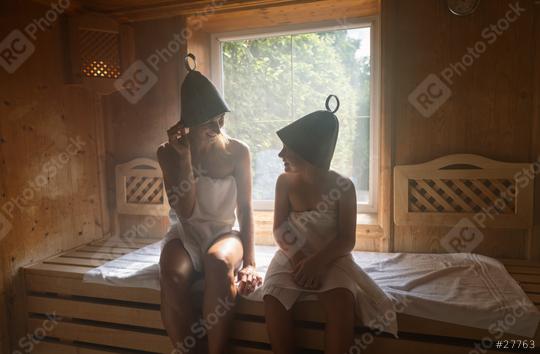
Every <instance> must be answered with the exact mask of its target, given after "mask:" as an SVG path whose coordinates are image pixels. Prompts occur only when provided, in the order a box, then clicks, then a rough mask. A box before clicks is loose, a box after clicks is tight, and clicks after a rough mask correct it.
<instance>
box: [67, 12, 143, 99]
mask: <svg viewBox="0 0 540 354" xmlns="http://www.w3.org/2000/svg"><path fill="white" fill-rule="evenodd" d="M66 33H67V35H66V38H65V44H66V46H65V56H66V83H67V84H75V85H83V86H86V87H88V88H89V89H91V90H93V91H96V92H98V93H101V94H110V93H112V92H115V91H117V89H116V88H115V87H114V82H115V80H116V79H118V78H119V77H120V76H121V75H122V73H123V72H124V71H125V70H126V69H127V68H128V67H129V65H131V63H133V61H134V56H135V55H134V44H133V43H134V41H133V30H132V28H131V27H130V26H128V25H123V24H119V23H118V22H116V21H114V20H112V19H110V18H107V17H104V16H100V15H93V14H85V15H71V16H69V17H68V19H67V23H66Z"/></svg>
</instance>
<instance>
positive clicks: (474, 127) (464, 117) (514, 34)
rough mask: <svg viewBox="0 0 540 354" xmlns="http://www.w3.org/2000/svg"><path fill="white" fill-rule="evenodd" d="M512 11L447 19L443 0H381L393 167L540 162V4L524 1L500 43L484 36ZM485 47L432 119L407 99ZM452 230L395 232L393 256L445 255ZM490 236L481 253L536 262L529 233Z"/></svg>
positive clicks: (485, 10)
mask: <svg viewBox="0 0 540 354" xmlns="http://www.w3.org/2000/svg"><path fill="white" fill-rule="evenodd" d="M510 4H513V2H512V1H510V0H504V1H503V0H501V1H482V2H480V6H479V8H478V10H477V11H476V12H475V13H474V14H472V15H470V16H465V17H458V16H454V15H452V14H450V13H449V11H448V9H447V7H446V3H445V2H444V1H440V2H439V1H431V0H417V1H413V2H402V1H391V0H384V1H383V5H382V8H383V14H382V16H383V20H382V22H383V39H382V41H383V59H382V60H383V65H384V67H383V75H385V74H384V71H385V70H390V72H391V77H388V76H384V77H386V78H387V79H386V80H385V81H384V85H385V87H386V89H384V94H385V97H384V98H383V99H384V100H386V103H385V104H384V105H385V109H386V112H387V116H386V118H387V119H390V120H391V124H393V125H394V129H393V132H394V136H393V139H392V149H393V151H395V159H394V163H393V164H394V166H395V165H404V164H417V163H422V162H426V161H430V160H432V159H434V158H437V157H441V156H445V155H448V154H453V153H472V154H478V155H482V156H485V157H488V158H491V159H495V160H499V161H507V162H533V161H534V160H535V159H536V158H535V159H534V160H533V161H531V147H532V144H531V130H532V129H533V119H532V117H533V112H534V109H533V96H534V95H535V94H537V93H535V92H536V90H537V89H536V90H535V88H534V87H535V85H534V80H535V79H534V76H533V75H531V73H533V72H535V66H537V65H538V60H536V59H535V57H534V53H535V46H536V44H535V43H536V39H535V27H534V22H535V19H534V16H535V13H536V12H537V11H538V10H537V9H536V8H535V6H536V7H537V5H534V1H532V0H525V1H520V4H521V6H523V7H524V8H525V9H526V11H525V12H524V13H522V14H521V15H520V17H519V19H518V20H517V21H515V22H513V23H511V25H510V26H509V28H508V30H507V31H505V32H504V33H503V34H502V35H501V36H498V38H497V40H496V41H494V42H493V43H487V40H486V38H485V37H483V34H482V33H483V31H484V30H485V29H486V28H488V27H489V26H490V25H491V24H493V23H496V22H497V21H498V20H499V19H501V18H503V17H504V16H505V14H506V12H507V11H509V5H510ZM385 31H386V32H385ZM484 36H485V34H484ZM478 41H483V42H484V43H485V44H486V51H485V52H484V53H483V54H481V55H478V58H475V59H474V62H473V63H472V64H471V65H470V66H467V67H466V69H465V70H463V71H462V72H460V73H459V74H457V73H456V74H455V75H454V77H453V79H452V82H451V83H450V82H448V83H447V86H449V88H450V90H451V96H450V98H449V99H448V101H446V102H445V103H444V104H443V105H442V106H441V107H440V108H439V109H438V110H436V111H435V112H434V113H433V115H432V116H430V117H429V118H425V117H423V116H422V114H421V113H420V112H419V111H417V110H416V108H415V107H414V106H413V105H412V104H411V103H410V102H409V100H408V98H409V95H410V94H411V92H413V90H415V88H416V87H417V86H418V85H419V84H421V83H422V82H423V81H424V80H425V79H426V78H427V77H428V75H430V74H435V75H438V76H439V77H442V76H441V75H440V73H441V72H442V71H443V70H444V69H449V70H452V68H455V66H456V64H457V63H459V62H460V61H461V59H462V58H463V56H464V55H465V54H467V53H468V48H470V47H472V46H473V45H474V44H475V43H476V42H478ZM388 55H391V57H388ZM537 135H538V134H537ZM536 155H538V153H536V154H535V156H536ZM537 195H538V194H537ZM537 200H538V197H537ZM537 204H538V203H537ZM535 214H538V213H535ZM449 230H450V229H449V228H448V229H445V228H436V227H435V228H432V227H422V226H396V227H395V230H394V245H395V246H394V250H395V251H404V252H446V250H444V249H442V248H441V245H440V239H441V238H442V237H444V236H445V235H446V233H447V232H448V231H449ZM482 232H483V233H484V240H483V242H482V244H481V245H480V246H479V247H478V248H477V249H475V250H474V252H478V253H482V254H485V255H489V256H493V257H507V258H521V259H525V258H526V257H527V256H528V253H529V247H530V246H531V245H530V241H531V240H530V238H529V234H528V230H514V231H511V230H506V231H499V230H491V229H482ZM536 237H537V238H538V235H537V236H536Z"/></svg>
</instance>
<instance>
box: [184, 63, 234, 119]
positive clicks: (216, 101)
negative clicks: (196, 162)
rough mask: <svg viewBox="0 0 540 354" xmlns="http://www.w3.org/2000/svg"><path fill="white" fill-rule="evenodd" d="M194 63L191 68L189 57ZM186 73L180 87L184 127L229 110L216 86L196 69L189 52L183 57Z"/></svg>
mask: <svg viewBox="0 0 540 354" xmlns="http://www.w3.org/2000/svg"><path fill="white" fill-rule="evenodd" d="M190 58H191V59H192V60H193V62H194V63H195V65H194V67H193V68H192V67H191V66H190V65H189V59H190ZM184 62H185V66H186V69H187V70H188V74H187V75H186V78H185V79H184V82H182V87H181V89H180V102H181V109H180V111H181V112H180V120H181V121H182V122H184V126H185V127H186V128H191V127H194V126H197V125H199V124H202V123H205V122H207V121H209V120H210V119H212V118H215V117H216V116H218V115H220V114H223V113H225V112H230V111H231V110H230V109H229V106H227V103H225V100H224V99H223V97H221V95H220V93H219V91H218V90H217V88H216V87H215V86H214V84H212V82H210V80H208V79H207V78H206V76H204V75H203V74H201V73H200V72H199V71H196V70H195V69H196V67H197V64H196V61H195V56H194V55H193V54H191V53H189V54H188V55H186V57H185V58H184Z"/></svg>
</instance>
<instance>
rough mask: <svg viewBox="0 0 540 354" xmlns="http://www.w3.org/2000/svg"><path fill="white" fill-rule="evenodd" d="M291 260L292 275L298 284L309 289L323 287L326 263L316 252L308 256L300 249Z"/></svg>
mask: <svg viewBox="0 0 540 354" xmlns="http://www.w3.org/2000/svg"><path fill="white" fill-rule="evenodd" d="M290 262H291V264H292V266H293V273H292V277H293V280H294V282H295V283H296V285H298V286H300V287H302V288H304V289H309V290H316V289H318V288H320V287H321V285H322V277H323V275H324V264H323V262H321V261H320V260H319V258H318V257H317V255H316V254H315V255H311V256H306V255H305V254H304V253H303V252H302V251H298V252H296V254H295V255H294V256H293V257H292V258H291V259H290Z"/></svg>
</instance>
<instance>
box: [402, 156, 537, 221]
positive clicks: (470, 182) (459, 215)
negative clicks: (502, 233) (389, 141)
mask: <svg viewBox="0 0 540 354" xmlns="http://www.w3.org/2000/svg"><path fill="white" fill-rule="evenodd" d="M532 167H533V164H531V163H513V162H500V161H495V160H491V159H488V158H485V157H482V156H478V155H471V154H456V155H448V156H443V157H440V158H438V159H435V160H432V161H429V162H426V163H422V164H417V165H402V166H396V167H395V168H394V221H395V223H396V225H419V226H445V227H454V226H456V225H457V224H459V223H460V222H461V221H462V220H463V218H469V220H473V219H474V220H480V221H481V222H482V227H489V228H505V229H530V228H531V227H532V225H533V201H534V200H533V194H534V178H532V177H529V173H525V172H524V171H532ZM475 218H476V219H475Z"/></svg>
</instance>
